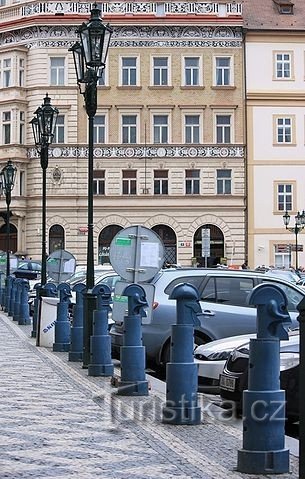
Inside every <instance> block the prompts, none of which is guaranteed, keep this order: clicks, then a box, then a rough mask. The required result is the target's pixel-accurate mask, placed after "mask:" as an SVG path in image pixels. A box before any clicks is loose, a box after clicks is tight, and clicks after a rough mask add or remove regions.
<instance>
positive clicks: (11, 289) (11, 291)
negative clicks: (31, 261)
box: [7, 276, 18, 316]
mask: <svg viewBox="0 0 305 479" xmlns="http://www.w3.org/2000/svg"><path fill="white" fill-rule="evenodd" d="M10 278H11V280H10V283H9V297H8V303H7V314H8V316H13V306H14V299H15V294H16V288H17V284H18V283H17V278H15V276H10Z"/></svg>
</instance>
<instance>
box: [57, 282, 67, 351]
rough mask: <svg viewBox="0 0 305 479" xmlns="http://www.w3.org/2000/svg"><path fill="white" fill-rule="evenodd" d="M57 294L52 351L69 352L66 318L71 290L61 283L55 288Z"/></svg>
mask: <svg viewBox="0 0 305 479" xmlns="http://www.w3.org/2000/svg"><path fill="white" fill-rule="evenodd" d="M57 290H58V292H59V303H58V305H57V316H56V322H55V342H54V343H53V351H69V350H70V333H71V325H70V321H69V318H68V308H69V304H70V297H71V289H70V285H69V284H67V283H61V284H59V285H58V288H57Z"/></svg>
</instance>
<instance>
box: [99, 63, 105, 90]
mask: <svg viewBox="0 0 305 479" xmlns="http://www.w3.org/2000/svg"><path fill="white" fill-rule="evenodd" d="M97 84H98V86H105V85H106V83H105V68H104V67H103V68H100V69H99V71H98V73H97Z"/></svg>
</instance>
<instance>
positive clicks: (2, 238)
mask: <svg viewBox="0 0 305 479" xmlns="http://www.w3.org/2000/svg"><path fill="white" fill-rule="evenodd" d="M6 241H7V230H6V224H4V225H2V226H1V228H0V251H6V244H7V243H6ZM10 251H11V252H12V253H16V251H17V228H16V226H15V225H13V224H12V223H10Z"/></svg>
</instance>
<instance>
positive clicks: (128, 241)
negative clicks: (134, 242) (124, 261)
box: [115, 238, 131, 246]
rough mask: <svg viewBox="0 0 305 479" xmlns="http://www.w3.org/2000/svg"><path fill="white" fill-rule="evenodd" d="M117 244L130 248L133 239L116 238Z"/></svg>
mask: <svg viewBox="0 0 305 479" xmlns="http://www.w3.org/2000/svg"><path fill="white" fill-rule="evenodd" d="M115 244H116V245H118V246H130V245H131V239H130V238H116V239H115Z"/></svg>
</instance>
